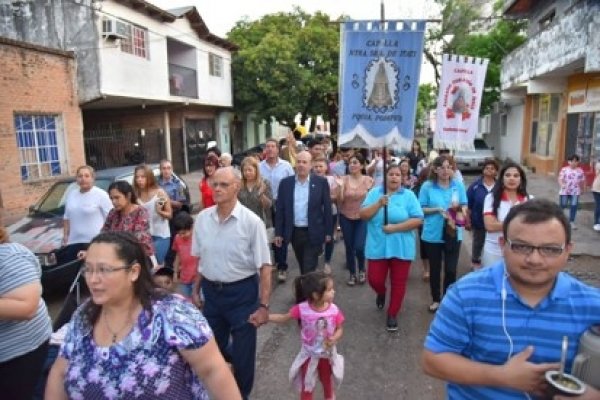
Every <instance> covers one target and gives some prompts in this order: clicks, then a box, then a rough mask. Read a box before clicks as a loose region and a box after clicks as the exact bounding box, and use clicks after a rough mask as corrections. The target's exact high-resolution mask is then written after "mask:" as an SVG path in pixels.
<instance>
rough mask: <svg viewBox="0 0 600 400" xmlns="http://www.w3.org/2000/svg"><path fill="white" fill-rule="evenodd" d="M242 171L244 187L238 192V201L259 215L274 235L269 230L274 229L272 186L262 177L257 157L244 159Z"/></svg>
mask: <svg viewBox="0 0 600 400" xmlns="http://www.w3.org/2000/svg"><path fill="white" fill-rule="evenodd" d="M240 169H241V171H242V185H241V188H240V191H239V192H238V200H239V201H240V203H242V204H243V205H244V206H246V207H248V208H249V209H250V210H252V211H253V212H254V213H255V214H256V215H258V216H259V217H260V219H262V220H263V222H264V223H265V226H266V227H267V232H269V233H272V232H271V231H272V229H271V230H269V229H270V228H272V227H273V218H272V216H271V205H272V204H273V194H272V192H271V185H270V184H269V182H268V181H267V180H265V179H263V178H262V177H261V176H260V168H259V164H258V160H257V159H256V157H246V158H244V160H242V164H241V166H240ZM271 236H272V235H271Z"/></svg>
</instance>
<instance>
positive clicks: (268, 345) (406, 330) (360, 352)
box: [252, 242, 470, 400]
mask: <svg viewBox="0 0 600 400" xmlns="http://www.w3.org/2000/svg"><path fill="white" fill-rule="evenodd" d="M288 262H289V264H290V269H289V271H290V275H289V276H288V282H286V283H285V284H281V285H277V287H276V288H275V290H274V292H273V295H272V297H271V311H272V312H286V311H287V310H288V309H289V307H290V306H292V305H293V303H294V295H293V283H292V280H293V278H294V277H295V276H297V275H298V267H297V266H296V261H295V258H294V256H293V255H292V252H290V257H289V259H288ZM469 265H470V263H469V257H468V254H465V252H464V251H463V252H462V254H461V260H460V263H459V274H461V275H462V274H464V273H465V272H467V268H468V267H469ZM332 267H333V268H332V269H333V276H334V279H335V290H336V294H335V300H334V301H335V303H336V304H337V305H338V306H339V307H340V308H341V310H342V311H343V312H344V314H345V317H346V322H345V323H344V336H343V338H342V339H341V341H340V343H339V345H338V352H339V353H340V354H342V355H343V356H344V358H345V376H344V381H343V382H342V385H341V386H340V388H339V390H338V393H337V397H338V398H339V399H345V400H359V399H360V400H363V399H373V400H378V399H382V400H383V399H422V400H427V399H441V398H444V395H445V391H444V384H443V383H442V382H440V381H437V380H435V379H432V378H429V377H428V376H426V375H425V374H423V372H422V371H421V367H420V364H419V357H420V353H421V349H422V346H423V340H424V338H425V335H426V333H427V330H428V327H429V324H430V322H431V319H432V314H431V313H429V311H428V310H427V307H428V305H429V303H430V302H431V298H430V295H429V284H428V283H426V282H423V280H422V279H421V273H422V270H421V264H420V261H416V262H415V263H413V265H412V266H411V272H410V277H409V282H408V288H407V293H406V297H405V300H404V303H403V305H402V310H401V312H400V315H399V318H398V325H399V330H398V332H395V333H389V332H387V331H386V330H385V319H386V313H385V309H384V310H378V309H377V308H376V306H375V294H374V292H373V291H372V289H371V288H370V287H369V286H368V284H365V285H357V286H355V287H349V286H347V285H346V283H345V282H346V280H347V278H348V276H347V272H346V271H345V256H344V246H343V244H342V243H341V242H338V243H336V248H335V251H334V257H333V263H332ZM386 307H387V304H386ZM299 349H300V334H299V328H298V326H297V324H296V323H295V322H290V323H288V324H285V325H279V324H268V325H266V326H264V327H262V328H260V330H259V346H258V357H257V367H256V380H255V386H254V390H253V396H252V398H253V399H256V400H282V399H295V398H298V395H297V393H296V392H295V391H294V390H293V389H292V388H291V386H290V385H289V384H288V370H289V367H290V365H291V363H292V361H293V360H294V357H295V356H296V354H297V352H298V350H299ZM315 393H319V394H318V395H317V396H315V398H316V399H321V398H323V397H322V393H321V389H320V387H319V389H318V390H317V391H316V392H315Z"/></svg>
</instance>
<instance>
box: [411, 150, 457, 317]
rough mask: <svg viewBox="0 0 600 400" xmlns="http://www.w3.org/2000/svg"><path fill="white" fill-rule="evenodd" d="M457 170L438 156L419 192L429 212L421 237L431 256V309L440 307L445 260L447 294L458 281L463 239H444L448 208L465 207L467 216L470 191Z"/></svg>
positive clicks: (422, 204)
mask: <svg viewBox="0 0 600 400" xmlns="http://www.w3.org/2000/svg"><path fill="white" fill-rule="evenodd" d="M453 172H454V171H453V170H452V166H451V163H450V160H449V159H448V157H446V156H439V157H437V158H436V159H435V160H433V163H432V164H431V168H430V172H429V179H428V180H427V181H426V182H425V183H423V186H421V190H420V192H419V202H420V203H421V207H423V213H424V214H425V221H424V223H423V233H422V234H421V240H422V241H423V243H424V244H425V249H426V251H427V256H428V257H429V266H430V277H429V288H430V289H431V297H432V300H433V301H432V303H431V305H430V306H429V311H431V312H435V311H437V309H438V307H439V306H440V301H441V291H440V280H441V271H442V260H443V261H444V293H446V290H447V289H448V286H450V285H451V284H453V283H454V282H455V281H456V267H457V264H458V256H459V254H460V242H459V243H458V246H450V245H448V244H446V243H445V242H444V238H443V230H444V221H445V220H446V219H447V218H449V216H448V212H447V211H448V209H449V208H450V207H453V208H455V209H457V208H462V209H463V213H464V214H465V215H466V207H467V194H466V191H465V187H464V186H463V184H462V183H461V182H459V181H457V180H454V179H452V175H453ZM460 229H463V228H458V230H459V232H457V237H458V238H459V240H460V238H461V234H462V232H460Z"/></svg>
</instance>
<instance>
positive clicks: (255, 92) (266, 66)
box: [228, 7, 339, 126]
mask: <svg viewBox="0 0 600 400" xmlns="http://www.w3.org/2000/svg"><path fill="white" fill-rule="evenodd" d="M228 39H229V40H231V41H232V42H234V43H235V44H237V45H238V46H239V51H238V52H237V53H236V54H234V56H233V60H232V75H233V84H234V102H235V108H236V109H237V110H239V111H241V112H253V113H255V114H256V115H257V117H258V118H259V119H261V120H270V119H271V118H274V119H275V120H277V121H279V122H280V123H282V124H285V125H288V126H293V125H294V117H295V115H296V114H297V113H298V112H300V113H302V117H303V119H304V118H307V117H308V116H316V115H324V116H326V115H327V108H326V104H325V95H326V94H327V93H332V92H336V91H337V82H338V77H337V73H338V64H339V26H338V24H336V23H332V22H331V21H330V18H329V16H328V15H326V14H323V13H321V12H317V13H316V14H314V15H309V14H307V13H305V12H304V11H302V10H301V9H300V8H298V7H296V8H295V9H294V11H293V12H290V13H283V12H281V13H277V14H270V15H265V16H264V17H262V18H261V19H260V20H257V21H248V20H242V21H239V22H238V23H237V24H236V25H235V27H234V28H233V29H232V30H231V32H229V34H228Z"/></svg>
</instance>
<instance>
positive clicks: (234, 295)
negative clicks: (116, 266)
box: [192, 167, 271, 399]
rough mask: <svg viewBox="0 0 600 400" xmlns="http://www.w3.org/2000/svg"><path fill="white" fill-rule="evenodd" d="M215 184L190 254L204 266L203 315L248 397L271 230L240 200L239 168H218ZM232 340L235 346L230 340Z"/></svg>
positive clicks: (267, 287) (264, 308)
mask: <svg viewBox="0 0 600 400" xmlns="http://www.w3.org/2000/svg"><path fill="white" fill-rule="evenodd" d="M212 188H213V193H214V200H215V205H214V206H212V207H208V208H206V209H204V210H202V212H201V213H200V214H199V215H198V217H197V218H196V222H195V224H194V231H193V238H192V255H194V256H197V257H200V260H201V265H202V269H201V270H200V269H199V271H198V272H199V274H198V278H197V279H196V283H195V285H194V286H195V287H194V294H193V295H194V301H195V302H199V300H200V299H199V297H198V296H199V295H198V293H199V288H200V285H201V286H202V291H203V293H204V309H203V312H204V316H205V317H206V319H207V320H208V323H209V324H210V327H211V328H212V330H213V332H214V335H215V339H216V341H217V344H218V345H219V349H220V350H221V352H222V353H223V355H224V356H225V357H226V359H228V360H230V361H231V363H232V365H233V373H234V376H235V380H236V382H237V384H238V387H239V388H240V392H241V393H242V396H243V397H244V399H248V396H249V395H250V392H251V391H252V385H253V383H254V368H255V362H256V328H257V327H258V326H260V325H262V324H264V323H266V322H267V319H268V308H269V298H270V295H271V261H270V252H269V246H268V243H267V231H266V228H265V224H264V223H263V222H262V221H261V219H260V218H259V217H258V216H256V214H254V212H252V211H250V210H249V209H248V208H246V207H244V206H243V205H242V204H240V203H239V201H238V199H237V194H238V191H239V190H240V175H239V171H237V170H235V169H234V168H233V167H225V168H220V169H218V170H217V171H216V172H215V174H214V177H213V182H212ZM230 339H231V346H229V345H230Z"/></svg>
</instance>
